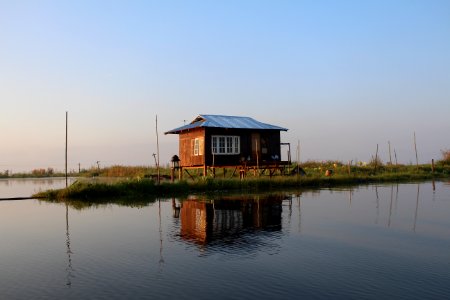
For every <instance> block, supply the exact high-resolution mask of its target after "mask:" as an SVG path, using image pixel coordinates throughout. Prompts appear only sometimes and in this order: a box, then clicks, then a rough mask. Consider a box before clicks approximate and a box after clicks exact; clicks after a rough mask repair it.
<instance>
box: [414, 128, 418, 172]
mask: <svg viewBox="0 0 450 300" xmlns="http://www.w3.org/2000/svg"><path fill="white" fill-rule="evenodd" d="M414 151H415V152H416V167H417V169H418V168H419V158H418V156H417V144H416V132H415V131H414Z"/></svg>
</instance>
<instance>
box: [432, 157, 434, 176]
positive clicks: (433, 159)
mask: <svg viewBox="0 0 450 300" xmlns="http://www.w3.org/2000/svg"><path fill="white" fill-rule="evenodd" d="M431 172H433V173H434V158H433V159H431Z"/></svg>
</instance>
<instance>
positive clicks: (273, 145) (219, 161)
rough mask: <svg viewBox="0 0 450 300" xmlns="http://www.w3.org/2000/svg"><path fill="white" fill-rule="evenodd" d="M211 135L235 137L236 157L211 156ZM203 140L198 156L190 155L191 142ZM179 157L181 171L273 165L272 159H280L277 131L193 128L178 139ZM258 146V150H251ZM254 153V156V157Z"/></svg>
mask: <svg viewBox="0 0 450 300" xmlns="http://www.w3.org/2000/svg"><path fill="white" fill-rule="evenodd" d="M213 135H224V136H239V137H240V153H239V154H236V155H234V154H225V155H217V154H216V155H214V156H213V154H212V140H211V137H212V136H213ZM196 138H203V143H202V144H203V149H202V150H203V151H202V155H194V147H193V143H194V142H193V141H194V140H195V139H196ZM179 139H180V142H179V156H180V160H181V161H180V164H181V166H182V167H194V166H203V165H204V164H206V165H207V166H217V167H219V166H236V165H240V164H241V163H243V162H244V161H245V162H246V163H247V164H256V160H257V158H258V160H259V163H260V164H263V163H266V162H267V163H268V162H273V161H274V159H273V157H274V156H278V158H279V159H278V160H280V159H281V153H280V131H278V130H249V129H224V128H206V129H205V128H197V129H193V130H191V131H188V132H183V133H181V134H180V135H179ZM255 146H258V149H256V148H255ZM256 150H257V153H258V154H256Z"/></svg>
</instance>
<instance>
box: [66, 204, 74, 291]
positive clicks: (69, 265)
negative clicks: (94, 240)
mask: <svg viewBox="0 0 450 300" xmlns="http://www.w3.org/2000/svg"><path fill="white" fill-rule="evenodd" d="M66 247H67V251H66V253H67V268H66V271H67V277H66V280H67V281H66V285H68V286H71V285H72V281H71V278H72V277H73V276H72V271H73V268H72V257H71V254H72V251H71V250H70V234H69V206H68V205H67V203H66Z"/></svg>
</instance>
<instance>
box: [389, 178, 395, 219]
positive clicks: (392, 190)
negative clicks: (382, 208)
mask: <svg viewBox="0 0 450 300" xmlns="http://www.w3.org/2000/svg"><path fill="white" fill-rule="evenodd" d="M393 198H394V186H393V185H391V204H390V205H389V218H388V227H391V215H392V200H393Z"/></svg>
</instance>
